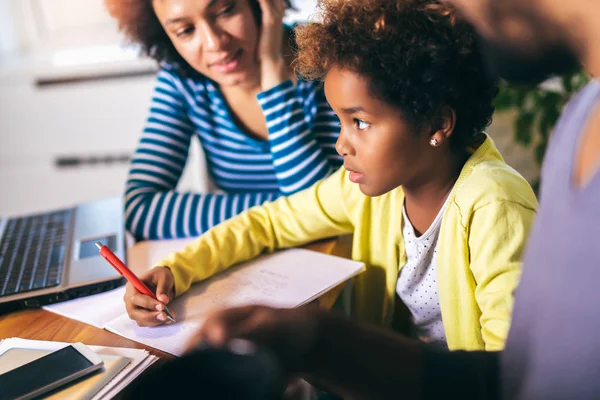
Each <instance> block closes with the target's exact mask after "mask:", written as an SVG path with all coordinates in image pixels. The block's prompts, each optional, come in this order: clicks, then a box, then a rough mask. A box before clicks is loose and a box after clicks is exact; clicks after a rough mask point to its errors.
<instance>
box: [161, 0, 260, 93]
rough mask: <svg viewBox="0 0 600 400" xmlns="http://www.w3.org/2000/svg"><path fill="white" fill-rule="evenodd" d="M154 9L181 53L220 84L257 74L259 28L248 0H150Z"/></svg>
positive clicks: (237, 81)
mask: <svg viewBox="0 0 600 400" xmlns="http://www.w3.org/2000/svg"><path fill="white" fill-rule="evenodd" d="M152 4H153V7H154V12H155V14H156V17H157V18H158V20H159V21H160V23H161V25H162V27H163V29H164V30H165V32H166V33H167V35H168V36H169V38H170V39H171V41H172V42H173V45H174V46H175V49H176V50H177V51H178V52H179V54H180V55H181V57H182V58H183V59H184V60H185V61H186V62H187V63H188V64H189V65H190V66H191V67H192V68H194V69H195V70H196V71H198V72H199V73H201V74H202V75H204V76H206V77H208V78H209V79H212V80H213V81H215V82H217V83H218V84H220V85H223V86H233V85H238V84H240V83H245V82H248V81H250V80H253V79H257V78H258V76H259V65H258V62H257V60H256V49H257V45H258V37H259V31H258V26H257V24H256V19H255V16H254V13H253V10H252V8H251V7H250V4H249V0H153V2H152Z"/></svg>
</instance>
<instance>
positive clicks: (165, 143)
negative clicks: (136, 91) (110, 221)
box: [106, 0, 341, 240]
mask: <svg viewBox="0 0 600 400" xmlns="http://www.w3.org/2000/svg"><path fill="white" fill-rule="evenodd" d="M106 4H107V7H108V10H109V11H110V13H111V14H112V15H113V16H114V17H115V18H116V19H117V21H118V23H119V26H120V28H121V30H123V31H124V32H125V33H126V35H127V36H128V37H129V38H130V39H131V40H132V41H133V42H135V43H137V44H139V45H140V46H141V49H142V50H143V52H144V53H145V54H146V55H149V56H150V57H152V58H154V59H156V60H157V61H158V62H160V63H161V66H162V68H161V70H160V72H159V73H158V78H157V82H156V87H155V90H154V94H153V96H152V103H151V106H150V115H149V116H148V120H147V122H146V126H145V128H144V131H143V134H142V137H141V139H140V141H139V145H138V147H137V149H136V151H135V153H134V155H133V159H132V161H131V169H130V171H129V176H128V179H127V185H126V191H125V224H126V228H127V229H128V230H129V231H130V232H132V233H133V234H134V236H135V237H136V238H137V239H140V240H141V239H157V238H174V237H189V236H198V235H199V234H201V233H203V232H205V231H206V230H208V229H209V228H211V227H213V226H214V225H216V224H218V223H220V222H222V221H224V220H226V219H228V218H230V217H232V216H233V215H236V214H239V213H240V212H242V211H244V210H246V209H248V208H250V207H251V206H254V205H258V204H261V203H263V202H265V201H267V200H274V199H275V198H277V197H279V196H281V195H288V194H291V193H294V192H297V191H299V190H302V189H305V188H308V187H310V186H311V185H312V184H314V183H315V182H317V181H318V180H320V179H322V178H325V177H326V176H328V175H330V174H331V173H332V172H333V171H335V170H336V169H337V168H339V166H340V165H341V159H340V158H339V156H338V155H337V154H336V152H335V141H336V139H337V123H338V120H337V118H336V117H335V114H334V113H333V112H332V110H331V108H330V107H329V106H328V104H327V102H326V100H325V96H324V94H323V90H322V88H321V87H320V86H319V84H318V83H316V82H307V81H305V80H302V79H296V77H295V76H294V75H293V74H292V72H291V68H290V60H291V55H292V49H291V48H292V46H293V29H292V28H291V27H289V26H284V25H283V22H282V21H283V16H284V13H285V10H286V8H287V6H289V4H287V6H286V2H284V0H216V1H208V0H151V1H122V0H106ZM194 137H197V138H198V139H199V141H200V143H201V145H202V148H203V150H204V154H205V155H206V164H207V168H208V172H209V175H210V177H211V178H212V179H211V180H212V183H214V184H215V185H216V187H217V189H219V192H220V193H216V194H191V193H185V194H184V193H178V192H176V191H175V189H176V186H177V183H178V181H179V178H180V176H181V174H182V171H183V168H184V166H185V164H186V161H187V157H188V150H189V146H190V141H191V140H192V138H194Z"/></svg>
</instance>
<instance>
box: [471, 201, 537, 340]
mask: <svg viewBox="0 0 600 400" xmlns="http://www.w3.org/2000/svg"><path fill="white" fill-rule="evenodd" d="M534 217H535V210H533V209H531V208H527V207H525V206H523V205H522V204H519V203H516V202H512V201H508V200H506V201H497V202H492V203H489V204H487V205H484V206H482V207H480V208H478V209H476V210H475V211H474V212H473V214H472V217H471V223H470V228H469V229H470V231H469V248H470V257H471V271H472V273H473V277H474V278H475V281H476V284H477V288H476V289H475V298H476V300H477V303H478V304H479V308H480V309H481V317H480V321H481V334H482V337H483V341H484V342H485V349H486V350H487V351H496V350H502V349H503V348H504V342H505V341H506V338H507V336H508V330H509V327H510V321H511V316H512V311H513V303H514V296H513V293H514V291H515V289H516V287H517V285H518V283H519V280H520V277H521V267H522V257H523V251H524V248H525V245H526V242H527V237H528V234H529V230H530V228H531V226H532V224H533V220H534Z"/></svg>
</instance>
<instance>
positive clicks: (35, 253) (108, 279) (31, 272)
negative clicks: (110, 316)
mask: <svg viewBox="0 0 600 400" xmlns="http://www.w3.org/2000/svg"><path fill="white" fill-rule="evenodd" d="M97 241H100V242H102V243H103V244H106V245H107V246H108V247H110V248H111V250H112V251H113V252H114V253H115V254H116V255H117V256H118V257H119V258H121V259H122V260H124V261H125V255H126V244H125V230H124V224H123V203H122V200H121V199H120V198H108V199H101V200H98V201H92V202H88V203H81V204H77V205H74V206H73V207H69V208H64V209H57V210H51V211H47V212H42V213H36V214H29V215H22V216H15V217H0V314H3V313H7V312H11V311H14V310H18V309H22V308H37V307H40V306H44V305H47V304H52V303H57V302H61V301H65V300H70V299H74V298H77V297H82V296H88V295H91V294H96V293H100V292H104V291H107V290H111V289H114V288H116V287H118V286H121V285H123V284H124V283H125V280H124V278H123V277H122V276H121V275H120V274H119V273H118V272H117V271H116V270H115V269H114V268H113V267H112V266H111V265H110V264H108V263H107V262H106V260H104V258H102V256H100V254H99V253H98V249H97V248H96V246H95V245H94V243H95V242H97Z"/></svg>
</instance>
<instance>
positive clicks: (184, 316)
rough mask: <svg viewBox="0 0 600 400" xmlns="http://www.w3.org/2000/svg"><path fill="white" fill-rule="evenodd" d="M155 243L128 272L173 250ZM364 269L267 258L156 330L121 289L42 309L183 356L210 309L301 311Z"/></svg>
mask: <svg viewBox="0 0 600 400" xmlns="http://www.w3.org/2000/svg"><path fill="white" fill-rule="evenodd" d="M142 243H144V242H142ZM156 245H157V247H150V248H147V249H146V253H145V254H138V255H137V256H136V257H131V256H128V262H129V265H130V268H131V269H132V270H133V271H134V272H135V273H136V274H141V273H143V272H144V270H147V269H148V268H150V267H152V266H153V265H154V263H155V262H157V261H158V260H159V259H160V258H161V257H163V256H164V255H165V254H168V253H169V251H167V250H168V248H169V246H170V247H171V248H170V250H171V251H173V248H172V247H173V244H172V243H169V242H165V241H158V242H157V243H156ZM177 245H178V246H180V245H181V244H180V243H178V244H177ZM176 248H177V249H179V248H181V247H176ZM138 249H139V248H138ZM129 254H130V255H131V253H129ZM364 269H365V266H364V264H363V263H360V262H356V261H352V260H348V259H345V258H342V257H337V256H332V255H328V254H323V253H319V252H315V251H311V250H304V249H289V250H282V251H278V252H276V253H273V254H269V255H263V256H261V257H259V258H257V259H255V260H252V261H249V262H246V263H243V264H240V265H238V266H236V267H234V268H231V269H229V270H227V271H225V272H222V273H221V274H219V275H216V276H214V277H212V278H210V279H208V280H206V281H203V282H199V283H197V284H195V285H193V286H192V288H191V289H190V290H189V291H188V292H187V293H185V294H184V295H182V296H180V297H178V298H177V299H176V300H175V301H174V302H173V303H172V304H170V305H169V308H171V309H172V310H174V311H175V312H176V313H177V323H174V324H170V325H163V326H158V327H153V328H149V327H139V326H138V325H137V324H136V323H135V322H133V321H132V320H131V319H130V318H129V316H128V315H127V313H126V310H125V304H124V302H123V295H124V293H125V288H123V287H121V288H118V289H115V290H113V291H110V292H106V293H101V294H98V295H95V296H89V297H84V298H80V299H75V300H72V301H68V302H63V303H57V304H55V305H51V306H45V307H44V308H45V309H47V310H49V311H52V312H55V313H58V314H60V315H63V316H66V317H69V318H73V319H76V320H79V321H83V322H86V323H88V324H91V325H94V326H96V327H99V328H103V329H106V330H109V331H111V332H114V333H116V334H118V335H121V336H124V337H126V338H128V339H131V340H134V341H136V342H139V343H143V344H145V345H147V346H150V347H153V348H156V349H159V350H162V351H165V352H167V353H170V354H173V355H176V356H180V355H182V354H183V353H184V351H185V350H186V348H187V347H188V344H189V340H190V339H191V338H192V337H193V335H194V333H195V332H196V331H197V330H198V328H199V327H200V326H201V325H202V322H203V319H204V317H205V316H206V314H207V313H208V312H210V311H214V310H217V309H222V308H225V307H233V306H242V305H249V304H263V305H269V306H274V307H298V306H301V305H303V304H306V303H309V302H310V301H312V300H315V299H317V298H318V297H319V296H321V295H322V294H323V293H325V292H327V291H329V290H331V289H332V288H334V287H336V286H338V285H339V284H341V283H343V282H345V281H347V280H349V279H350V278H352V277H354V276H355V275H357V274H359V273H361V272H362V271H364Z"/></svg>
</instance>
